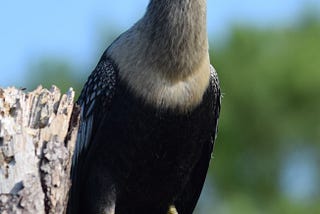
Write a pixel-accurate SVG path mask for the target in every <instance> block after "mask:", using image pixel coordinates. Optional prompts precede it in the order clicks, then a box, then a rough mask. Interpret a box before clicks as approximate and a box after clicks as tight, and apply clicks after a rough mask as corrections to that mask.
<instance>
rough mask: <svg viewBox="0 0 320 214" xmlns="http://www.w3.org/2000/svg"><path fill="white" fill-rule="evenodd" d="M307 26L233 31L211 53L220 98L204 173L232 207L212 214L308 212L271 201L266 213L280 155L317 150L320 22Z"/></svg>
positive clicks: (275, 190) (274, 190) (274, 189)
mask: <svg viewBox="0 0 320 214" xmlns="http://www.w3.org/2000/svg"><path fill="white" fill-rule="evenodd" d="M308 23H312V24H308V25H302V26H299V27H296V28H289V29H265V30H257V29H255V28H246V27H241V28H236V29H234V30H233V32H232V34H231V37H230V40H229V41H228V42H227V43H226V45H225V46H224V47H222V48H220V49H218V50H216V52H215V53H211V57H212V59H211V61H212V62H213V64H214V65H215V67H216V69H217V71H218V73H219V77H220V82H221V86H222V92H223V94H224V98H223V102H222V112H221V120H220V124H219V135H218V139H217V143H216V145H215V152H214V160H213V164H212V165H211V166H212V170H211V174H212V177H213V178H214V181H215V187H217V189H218V192H221V193H222V194H223V195H224V197H226V200H230V201H229V202H228V206H230V207H231V208H230V207H229V208H230V209H232V207H233V206H235V207H237V209H235V210H233V211H232V212H219V211H217V212H216V213H261V212H257V211H255V208H254V207H255V206H257V205H258V206H262V207H264V210H269V211H268V212H266V213H302V211H307V209H308V207H309V206H301V207H300V206H299V205H295V206H293V204H292V203H290V202H288V203H282V204H279V203H280V202H277V203H276V205H277V206H281V207H284V208H283V212H276V210H273V209H275V208H276V207H275V204H274V200H275V199H276V198H277V199H279V198H278V196H279V195H280V194H281V190H280V189H279V177H280V176H281V173H282V168H281V165H282V161H283V158H284V156H285V155H286V154H287V153H288V152H289V151H290V150H294V149H295V148H296V147H297V146H298V145H303V146H304V147H311V148H312V149H315V150H318V151H319V150H320V148H319V147H320V145H319V139H320V132H319V131H320V122H319V121H320V108H319V107H320V99H319V97H320V72H319V68H320V60H319V59H320V52H319V50H320V40H319V38H320V23H319V22H318V21H315V20H313V21H312V22H310V21H309V22H308ZM318 173H319V172H318ZM319 184H320V183H319V182H318V183H317V186H319ZM235 193H242V194H245V195H250V198H251V200H252V199H254V202H252V201H250V200H249V202H250V203H249V202H248V201H247V200H244V198H243V195H240V196H237V195H236V196H235V195H234V194H235ZM318 193H319V191H318ZM319 195H320V193H319V194H318V196H319ZM235 198H236V199H235ZM318 199H319V198H318ZM234 200H235V203H234V202H233V201H234ZM237 200H239V201H241V200H244V201H243V203H242V202H241V203H240V204H241V206H242V205H245V204H247V203H249V204H247V205H248V206H249V207H251V208H252V209H253V210H254V211H252V212H251V211H247V212H241V210H245V208H243V207H241V206H237V203H238V202H239V201H237ZM268 201H271V202H272V203H267V202H268ZM314 203H315V202H314ZM251 205H252V206H251ZM287 205H288V207H289V205H290V206H293V207H296V208H299V209H292V210H291V209H289V208H288V207H286V206H287ZM268 206H270V207H268ZM312 206H315V205H314V204H312V203H311V204H310V207H312ZM319 207H320V206H319V205H318V209H317V211H318V212H319V209H320V208H319ZM251 208H250V209H251ZM304 208H305V209H304ZM294 210H299V212H297V211H294ZM271 211H272V212H271ZM300 211H301V212H300ZM319 213H320V212H319Z"/></svg>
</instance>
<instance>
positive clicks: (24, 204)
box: [0, 86, 79, 214]
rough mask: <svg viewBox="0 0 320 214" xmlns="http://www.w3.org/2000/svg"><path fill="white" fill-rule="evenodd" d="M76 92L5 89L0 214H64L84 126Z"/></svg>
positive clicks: (0, 109)
mask: <svg viewBox="0 0 320 214" xmlns="http://www.w3.org/2000/svg"><path fill="white" fill-rule="evenodd" d="M73 99H74V91H73V90H72V89H70V90H69V91H68V92H67V93H66V94H63V95H61V93H60V90H59V89H58V88H57V87H55V86H53V87H52V88H51V89H50V90H47V89H43V88H42V87H38V88H37V89H36V90H34V91H32V92H29V93H26V92H24V91H23V90H20V89H16V88H7V89H1V88H0V213H3V214H5V213H10V214H11V213H27V214H28V213H30V214H31V213H32V214H33V213H39V214H42V213H55V214H56V213H65V210H66V207H67V201H68V191H69V188H70V184H71V181H70V177H69V175H70V168H71V158H72V155H73V150H74V145H75V140H76V135H77V131H78V125H79V123H78V122H79V109H78V108H77V107H75V108H74V103H73Z"/></svg>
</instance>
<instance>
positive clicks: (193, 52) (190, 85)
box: [107, 0, 210, 112]
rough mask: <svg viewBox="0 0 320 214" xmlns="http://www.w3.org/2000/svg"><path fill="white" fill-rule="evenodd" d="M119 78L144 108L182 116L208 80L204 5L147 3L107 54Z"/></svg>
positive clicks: (167, 0) (195, 0)
mask: <svg viewBox="0 0 320 214" xmlns="http://www.w3.org/2000/svg"><path fill="white" fill-rule="evenodd" d="M107 55H109V56H110V57H111V58H112V59H113V60H114V62H115V64H116V65H117V67H118V70H119V77H120V79H121V80H122V81H124V82H126V84H127V85H128V87H129V88H130V89H131V90H132V91H134V93H135V94H136V95H137V96H139V97H143V99H144V100H145V102H147V103H151V104H153V105H155V106H158V107H161V108H172V109H179V110H180V111H182V112H184V111H187V110H189V109H192V108H193V107H195V106H196V105H198V104H199V103H200V102H201V100H202V96H203V93H204V91H205V90H206V89H207V87H208V84H209V78H210V62H209V54H208V39H207V29H206V0H151V1H150V3H149V6H148V10H147V12H146V14H145V15H144V16H143V18H142V19H140V20H139V21H138V22H137V23H136V24H135V25H134V26H133V27H132V28H130V29H129V30H128V31H126V32H125V33H123V34H122V35H121V36H120V37H118V39H116V40H115V42H113V44H112V45H111V46H110V47H109V48H108V50H107Z"/></svg>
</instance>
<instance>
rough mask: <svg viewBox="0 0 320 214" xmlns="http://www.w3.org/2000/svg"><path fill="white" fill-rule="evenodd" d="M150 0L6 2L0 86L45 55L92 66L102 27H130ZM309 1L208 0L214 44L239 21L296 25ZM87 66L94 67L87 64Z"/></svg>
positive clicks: (1, 18) (1, 19)
mask: <svg viewBox="0 0 320 214" xmlns="http://www.w3.org/2000/svg"><path fill="white" fill-rule="evenodd" d="M147 3H148V0H116V1H110V0H90V1H76V0H69V1H62V0H55V1H52V0H49V1H41V0H28V1H17V0H10V1H1V2H0V77H1V78H0V86H9V85H15V86H23V85H24V79H25V77H26V72H27V68H28V66H30V63H35V62H37V60H40V59H41V57H42V56H55V57H57V56H58V57H61V58H65V59H67V60H68V61H70V63H71V64H77V65H81V66H82V67H84V70H87V69H88V70H91V69H92V67H90V66H89V65H90V64H92V63H93V62H95V61H96V60H97V59H94V58H93V57H94V56H95V57H96V56H97V55H98V54H99V53H97V47H96V45H97V41H96V40H97V38H99V37H98V36H97V35H96V34H97V32H98V31H97V29H99V28H101V27H102V26H105V27H106V29H105V30H106V31H108V29H107V28H108V26H109V27H110V29H112V33H114V31H115V29H116V30H117V31H119V33H120V32H121V31H124V30H125V29H127V28H128V27H130V26H131V25H132V24H133V23H134V22H135V21H136V20H137V19H138V18H139V17H141V16H142V15H143V13H144V11H145V7H146V5H147ZM306 5H311V6H312V7H316V8H318V9H319V8H320V0H283V1H279V0H269V1H262V0H255V1H254V0H243V1H237V0H223V1H222V0H221V1H214V0H208V29H209V34H210V38H213V40H214V41H213V44H214V42H215V41H216V38H219V37H223V36H225V35H227V34H228V30H229V29H230V28H231V27H232V26H233V25H235V24H251V25H256V26H258V27H262V28H263V27H280V26H284V25H293V24H294V23H295V22H296V20H297V17H298V16H299V15H300V14H301V12H302V11H303V9H304V8H305V6H306ZM86 66H87V67H88V68H87V69H85V68H86Z"/></svg>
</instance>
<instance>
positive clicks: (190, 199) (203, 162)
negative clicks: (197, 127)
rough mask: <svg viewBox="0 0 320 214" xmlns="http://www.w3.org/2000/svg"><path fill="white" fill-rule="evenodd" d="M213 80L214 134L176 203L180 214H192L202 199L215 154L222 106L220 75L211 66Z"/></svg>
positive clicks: (212, 117)
mask: <svg viewBox="0 0 320 214" xmlns="http://www.w3.org/2000/svg"><path fill="white" fill-rule="evenodd" d="M210 72H211V78H210V81H211V82H210V86H209V93H210V94H211V95H212V97H213V99H212V100H209V102H210V106H211V107H210V108H211V109H212V114H211V115H210V118H211V121H212V125H213V127H212V132H211V133H210V136H209V138H208V141H207V143H206V144H205V145H204V147H203V149H202V153H201V157H200V159H199V161H198V162H197V164H196V166H195V167H194V170H193V172H192V175H191V177H190V178H189V181H188V183H187V184H186V187H185V189H184V192H183V193H182V194H181V196H180V197H179V198H178V199H177V201H176V202H175V206H176V208H177V210H178V213H183V214H192V213H193V210H194V208H195V206H196V204H197V202H198V199H199V197H200V193H201V190H202V188H203V184H204V181H205V178H206V175H207V171H208V167H209V162H210V159H211V155H212V152H213V144H214V141H215V138H216V135H217V131H218V119H219V114H220V104H221V93H220V86H219V80H218V75H217V72H216V71H215V69H214V68H213V67H212V66H210Z"/></svg>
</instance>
